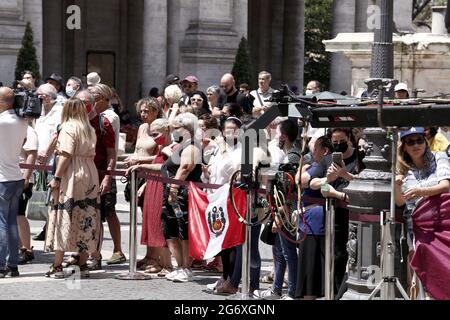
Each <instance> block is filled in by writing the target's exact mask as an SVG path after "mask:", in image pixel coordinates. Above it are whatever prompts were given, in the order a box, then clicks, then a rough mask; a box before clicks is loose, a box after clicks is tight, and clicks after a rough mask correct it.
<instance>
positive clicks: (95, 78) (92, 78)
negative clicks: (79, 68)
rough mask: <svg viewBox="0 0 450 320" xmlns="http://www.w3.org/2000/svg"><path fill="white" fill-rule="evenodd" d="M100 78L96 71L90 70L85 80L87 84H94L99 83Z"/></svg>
mask: <svg viewBox="0 0 450 320" xmlns="http://www.w3.org/2000/svg"><path fill="white" fill-rule="evenodd" d="M100 81H102V79H101V78H100V76H99V75H98V73H97V72H91V73H89V74H88V75H87V77H86V82H87V84H88V86H95V85H96V84H99V83H100Z"/></svg>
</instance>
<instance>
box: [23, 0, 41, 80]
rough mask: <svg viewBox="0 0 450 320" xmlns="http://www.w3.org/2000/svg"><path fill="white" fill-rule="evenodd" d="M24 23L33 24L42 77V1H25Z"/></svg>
mask: <svg viewBox="0 0 450 320" xmlns="http://www.w3.org/2000/svg"><path fill="white" fill-rule="evenodd" d="M23 15H24V22H25V23H27V22H28V21H29V22H30V23H31V27H32V28H33V36H34V46H35V47H36V55H37V60H38V62H39V71H40V73H41V75H42V36H43V35H42V26H43V22H42V16H43V11H42V0H25V1H24V4H23Z"/></svg>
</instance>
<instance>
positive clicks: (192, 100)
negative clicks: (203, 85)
mask: <svg viewBox="0 0 450 320" xmlns="http://www.w3.org/2000/svg"><path fill="white" fill-rule="evenodd" d="M191 102H203V99H196V98H191Z"/></svg>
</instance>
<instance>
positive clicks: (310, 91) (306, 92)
mask: <svg viewBox="0 0 450 320" xmlns="http://www.w3.org/2000/svg"><path fill="white" fill-rule="evenodd" d="M313 93H314V92H313V91H312V90H306V91H305V94H307V95H308V94H313Z"/></svg>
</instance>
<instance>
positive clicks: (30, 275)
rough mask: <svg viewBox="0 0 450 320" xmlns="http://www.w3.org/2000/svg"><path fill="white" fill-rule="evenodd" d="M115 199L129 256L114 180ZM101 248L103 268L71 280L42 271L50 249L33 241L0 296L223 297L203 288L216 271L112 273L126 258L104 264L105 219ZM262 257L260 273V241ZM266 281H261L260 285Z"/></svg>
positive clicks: (266, 252)
mask: <svg viewBox="0 0 450 320" xmlns="http://www.w3.org/2000/svg"><path fill="white" fill-rule="evenodd" d="M118 189H119V193H118V196H119V199H118V204H117V207H116V209H117V211H118V216H119V220H120V221H121V224H122V228H121V229H122V246H123V249H124V252H125V255H126V256H127V258H128V257H129V229H130V227H129V220H130V218H129V205H128V203H127V202H125V200H124V198H123V185H122V184H121V183H120V182H118ZM140 224H141V214H140V213H139V214H138V232H137V234H138V243H139V242H140V241H139V240H140V230H141V226H140ZM30 225H31V232H32V235H34V234H36V233H38V232H40V230H41V228H42V225H43V222H40V221H30ZM104 226H105V240H104V244H103V249H102V255H103V259H104V260H103V270H99V271H94V272H91V276H90V278H89V279H81V280H80V281H79V282H78V281H73V280H71V279H64V280H56V279H53V278H45V277H44V276H43V275H44V273H45V272H46V271H47V270H48V268H49V266H50V265H51V263H52V261H53V254H52V253H44V252H43V251H42V249H43V246H44V242H36V241H33V243H32V245H33V246H34V252H35V257H36V259H35V260H34V261H33V263H32V264H28V265H25V266H19V271H20V273H21V276H20V277H19V278H6V279H0V300H16V299H23V300H40V299H45V300H67V299H69V300H97V299H99V300H116V299H117V300H122V299H133V300H141V299H145V300H155V299H156V300H222V299H225V298H226V297H224V296H217V295H213V294H210V293H207V292H205V289H206V284H209V283H213V282H215V281H216V280H217V279H219V277H220V275H219V274H212V273H205V272H202V271H195V270H194V274H195V277H194V281H193V282H190V283H173V282H171V281H168V280H166V279H151V280H145V281H123V280H117V279H115V276H116V275H118V274H121V273H124V272H127V271H128V261H127V263H126V264H123V265H116V266H107V265H106V260H107V259H108V258H109V257H110V256H111V254H112V250H113V243H112V240H111V236H110V234H109V230H108V226H107V223H105V224H104ZM144 255H145V247H143V246H141V245H139V246H138V259H140V258H142V257H144ZM261 255H262V258H263V267H262V272H261V273H262V275H264V274H266V273H267V272H268V271H269V270H270V267H271V257H270V256H271V251H270V247H268V246H266V245H264V244H263V243H261ZM268 286H269V285H267V284H262V288H267V287H268Z"/></svg>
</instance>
